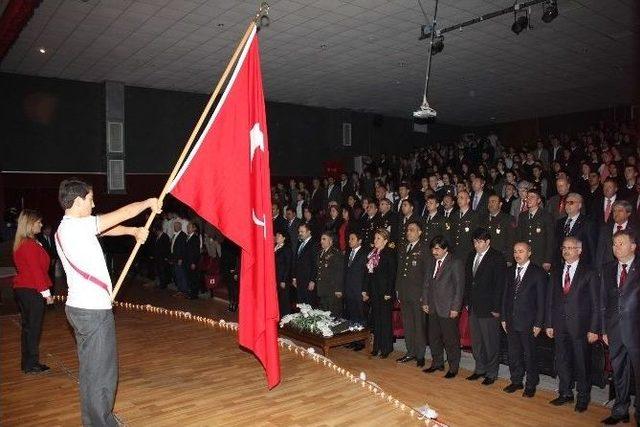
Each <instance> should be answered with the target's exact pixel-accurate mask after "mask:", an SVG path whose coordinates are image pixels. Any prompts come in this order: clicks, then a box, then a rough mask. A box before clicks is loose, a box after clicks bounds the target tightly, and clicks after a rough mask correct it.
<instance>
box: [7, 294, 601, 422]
mask: <svg viewBox="0 0 640 427" xmlns="http://www.w3.org/2000/svg"><path fill="white" fill-rule="evenodd" d="M123 300H126V301H131V302H136V303H143V304H147V303H150V304H153V305H156V306H162V307H167V308H170V309H181V310H185V311H190V312H191V313H193V314H199V315H202V316H208V317H212V318H220V317H223V316H225V317H226V318H227V319H228V320H235V319H234V318H233V317H231V316H229V313H226V312H225V311H224V307H225V304H224V303H222V302H220V301H217V300H216V301H214V300H198V301H186V300H180V299H176V298H171V297H169V296H168V294H167V292H166V291H158V290H145V289H143V288H141V287H138V286H132V287H130V288H128V289H126V290H125V292H124V293H123ZM116 325H117V333H118V350H119V363H120V383H119V389H118V395H117V398H116V408H115V411H116V413H117V414H118V416H119V417H120V418H121V419H122V420H123V421H124V422H125V423H126V425H129V426H191V425H193V426H254V425H257V426H308V425H314V426H334V425H340V426H354V425H358V426H360V425H361V426H386V427H388V426H405V425H407V426H410V425H424V423H423V422H418V421H417V420H416V419H414V418H411V417H410V416H409V415H408V414H407V413H404V412H402V411H400V410H399V409H397V408H395V407H394V406H393V405H390V404H388V403H386V402H383V401H381V399H379V398H377V397H375V396H374V395H373V394H372V393H370V392H369V391H368V390H364V389H362V388H361V387H360V386H358V385H356V384H353V383H351V382H349V381H348V380H347V379H346V378H345V377H343V376H342V375H339V374H338V373H336V372H334V371H333V370H332V369H329V368H327V367H325V366H323V365H322V364H317V363H315V362H313V361H311V360H309V359H303V358H300V357H299V356H297V355H295V354H294V353H293V352H291V351H289V350H287V349H283V350H282V351H281V361H282V373H283V381H282V383H281V385H280V386H278V387H277V388H276V389H274V390H273V391H270V392H269V391H267V389H266V386H265V381H264V377H263V372H262V368H261V367H260V365H259V363H258V362H257V361H256V359H255V358H254V357H253V356H252V355H250V354H248V353H245V352H243V351H241V350H240V349H238V347H237V343H236V341H235V335H234V334H233V333H232V332H227V331H221V330H219V329H214V328H210V327H207V326H204V325H201V324H197V323H195V322H188V321H183V320H178V319H173V318H170V317H166V316H162V315H157V314H151V313H144V312H139V311H129V310H124V309H116ZM19 333H20V326H19V317H18V316H17V315H3V316H0V335H1V337H0V353H1V364H0V369H1V371H0V372H1V375H2V376H1V382H0V394H1V397H0V403H1V407H0V425H2V426H42V425H47V426H75V425H80V415H79V397H78V389H77V383H76V376H77V361H76V355H75V346H74V343H73V336H72V334H71V332H70V329H69V327H68V325H67V323H66V319H65V317H64V308H63V305H62V304H59V303H58V304H56V306H55V308H54V309H53V310H48V311H47V313H46V316H45V324H44V331H43V337H42V342H41V346H40V349H41V361H42V362H43V363H46V364H48V365H49V366H50V367H51V368H52V369H51V372H50V373H47V374H44V375H24V374H22V373H21V372H20V360H19V358H20V356H19V355H20V343H19V341H20V340H19ZM399 356H400V355H399V354H395V353H394V354H392V355H391V356H390V357H389V359H387V360H378V359H371V358H370V357H369V356H368V354H366V353H364V351H363V352H359V353H355V352H353V351H350V350H347V349H344V348H336V349H332V351H331V359H332V360H333V361H334V363H336V364H337V365H339V366H341V367H343V368H346V369H348V370H349V371H351V372H352V373H354V374H356V375H357V374H359V373H360V372H361V371H364V372H366V374H367V377H368V379H369V380H371V381H373V382H375V383H377V384H378V385H379V386H381V387H382V388H383V389H384V390H385V392H387V393H390V394H392V395H393V396H394V397H396V398H398V399H400V400H401V401H402V402H404V403H406V404H408V405H410V406H412V407H414V408H418V407H420V406H422V405H424V404H425V403H428V404H429V405H430V406H431V407H433V408H434V409H436V410H437V411H438V412H439V414H440V417H439V418H438V420H439V421H441V422H443V423H446V424H448V425H450V426H488V425H492V426H548V425H552V426H596V425H599V424H598V421H599V420H600V419H602V418H604V417H606V416H607V415H608V410H607V409H606V408H604V407H602V406H600V405H598V404H592V405H591V406H590V408H589V410H588V411H587V412H586V413H583V414H576V413H575V412H574V411H573V407H571V406H566V407H561V408H556V407H552V406H550V405H549V404H548V401H549V400H551V399H552V398H554V397H555V396H554V395H553V394H552V393H550V392H547V391H539V392H538V394H537V395H536V396H535V398H533V399H526V398H523V397H521V396H520V395H519V394H516V395H507V394H506V393H504V392H503V391H502V388H503V387H504V386H505V385H506V382H505V381H503V380H499V381H497V382H496V384H494V385H493V386H490V387H485V386H482V385H480V384H479V383H478V382H476V383H470V382H469V381H466V380H465V379H464V377H465V376H466V375H468V373H467V372H464V371H461V374H460V375H459V376H458V377H457V378H455V379H453V380H446V379H444V378H442V375H440V374H431V375H426V374H423V373H422V372H421V371H420V370H419V369H418V368H416V367H415V365H398V364H396V363H395V358H396V357H399Z"/></svg>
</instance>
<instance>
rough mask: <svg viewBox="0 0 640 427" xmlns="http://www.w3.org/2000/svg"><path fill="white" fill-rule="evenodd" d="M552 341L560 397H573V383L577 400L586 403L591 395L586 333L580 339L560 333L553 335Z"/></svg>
mask: <svg viewBox="0 0 640 427" xmlns="http://www.w3.org/2000/svg"><path fill="white" fill-rule="evenodd" d="M554 341H555V353H556V370H557V371H558V380H559V382H560V384H559V387H558V388H559V390H558V391H559V393H560V396H573V385H574V383H575V384H576V389H577V390H578V400H580V401H587V402H588V401H589V400H590V395H591V377H590V375H589V367H590V360H591V357H590V355H591V352H590V347H589V343H588V342H587V333H586V332H585V333H584V335H583V336H581V337H572V336H571V335H569V333H567V332H560V333H556V334H555V336H554Z"/></svg>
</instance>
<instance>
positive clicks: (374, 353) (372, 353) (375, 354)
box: [369, 350, 380, 357]
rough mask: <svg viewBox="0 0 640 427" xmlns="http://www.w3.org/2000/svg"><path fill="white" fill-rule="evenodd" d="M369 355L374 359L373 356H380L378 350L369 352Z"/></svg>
mask: <svg viewBox="0 0 640 427" xmlns="http://www.w3.org/2000/svg"><path fill="white" fill-rule="evenodd" d="M369 354H370V355H372V356H374V357H375V356H377V355H379V354H380V350H373V351H371V353H369Z"/></svg>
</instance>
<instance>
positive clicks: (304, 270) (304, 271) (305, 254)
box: [291, 239, 318, 288]
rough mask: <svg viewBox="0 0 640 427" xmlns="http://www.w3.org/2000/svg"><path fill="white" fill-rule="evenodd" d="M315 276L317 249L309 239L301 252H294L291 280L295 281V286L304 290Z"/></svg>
mask: <svg viewBox="0 0 640 427" xmlns="http://www.w3.org/2000/svg"><path fill="white" fill-rule="evenodd" d="M300 244H302V243H300ZM298 248H300V246H298ZM317 275H318V249H317V247H316V243H315V242H314V241H313V239H311V240H309V241H308V242H307V244H306V245H304V247H303V248H302V251H300V252H296V256H295V259H294V263H293V272H292V276H291V278H292V279H296V282H297V283H296V286H298V287H300V286H303V287H305V288H306V287H307V285H308V284H309V282H312V281H313V280H315V278H316V276H317Z"/></svg>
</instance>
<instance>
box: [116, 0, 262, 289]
mask: <svg viewBox="0 0 640 427" xmlns="http://www.w3.org/2000/svg"><path fill="white" fill-rule="evenodd" d="M268 10H269V5H268V4H266V3H262V5H261V6H260V10H259V11H258V13H257V15H256V18H255V19H254V20H252V21H251V23H250V24H249V26H248V27H247V31H245V33H244V36H243V37H242V39H241V40H240V43H239V44H238V46H237V47H236V50H235V52H233V55H232V56H231V60H229V63H228V64H227V68H226V69H225V70H224V73H222V77H220V80H219V81H218V84H217V85H216V88H215V89H214V90H213V93H212V94H211V97H210V98H209V102H207V105H206V106H205V108H204V110H203V111H202V114H201V115H200V118H199V119H198V122H197V123H196V126H195V127H194V128H193V131H192V132H191V135H190V136H189V140H188V141H187V144H186V145H185V146H184V148H183V150H182V153H181V154H180V157H179V158H178V161H177V162H176V164H175V166H174V167H173V170H172V171H171V174H170V175H169V178H168V179H167V182H166V183H165V185H164V188H163V189H162V192H161V193H160V196H159V197H158V200H159V201H160V202H162V201H163V200H164V198H165V196H166V195H167V193H168V191H169V187H170V186H171V183H172V182H173V180H174V179H175V177H176V175H177V174H178V171H179V170H180V167H181V166H182V163H184V160H185V158H186V157H187V154H188V153H189V150H190V149H191V146H192V145H193V142H194V141H195V139H196V135H198V132H200V128H201V127H202V124H203V123H204V121H205V119H206V118H207V116H208V115H209V111H210V110H211V107H212V106H213V103H214V102H215V100H216V98H217V97H218V94H219V93H220V90H221V89H222V86H223V85H224V82H225V81H226V80H227V77H228V76H229V73H230V72H231V70H232V69H233V65H234V64H235V63H236V61H237V59H238V56H239V55H240V52H242V49H243V48H244V46H245V44H246V43H247V40H248V39H249V36H250V35H251V32H252V31H253V29H254V28H256V27H257V26H258V25H259V24H260V23H261V21H262V19H263V18H265V17H266V15H267V13H268ZM155 217H156V212H154V211H152V212H151V215H149V218H148V219H147V222H146V223H145V225H144V228H145V229H146V230H149V227H151V223H152V222H153V220H154V218H155ZM140 246H141V245H140V243H139V242H136V245H135V246H134V247H133V250H132V251H131V254H130V255H129V259H128V260H127V263H126V264H125V265H124V268H123V269H122V273H120V277H118V281H117V282H116V286H115V287H114V288H113V292H112V293H111V301H115V299H116V295H118V291H119V290H120V287H121V286H122V283H123V282H124V279H125V277H126V275H127V273H128V272H129V269H130V268H131V264H133V260H134V258H135V257H136V254H137V253H138V250H139V249H140Z"/></svg>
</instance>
